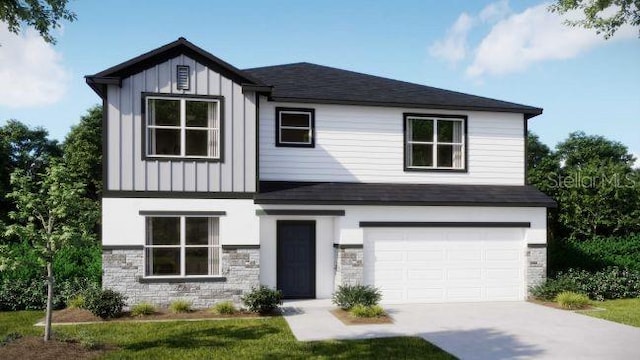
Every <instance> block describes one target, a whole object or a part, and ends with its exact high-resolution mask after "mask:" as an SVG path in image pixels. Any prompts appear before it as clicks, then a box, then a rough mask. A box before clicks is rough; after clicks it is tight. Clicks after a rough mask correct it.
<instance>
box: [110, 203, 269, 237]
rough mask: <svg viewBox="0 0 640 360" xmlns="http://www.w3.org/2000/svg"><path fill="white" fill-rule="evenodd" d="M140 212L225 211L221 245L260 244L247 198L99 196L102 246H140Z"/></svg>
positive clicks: (221, 220)
mask: <svg viewBox="0 0 640 360" xmlns="http://www.w3.org/2000/svg"><path fill="white" fill-rule="evenodd" d="M140 211H225V212H226V215H223V216H220V230H219V231H220V233H219V234H220V244H221V245H259V244H260V240H259V237H258V236H259V231H258V226H259V225H260V224H259V219H258V217H257V216H256V213H255V205H254V204H253V200H250V199H145V198H104V199H102V245H103V246H143V245H144V242H145V222H144V216H142V215H140V214H139V212H140Z"/></svg>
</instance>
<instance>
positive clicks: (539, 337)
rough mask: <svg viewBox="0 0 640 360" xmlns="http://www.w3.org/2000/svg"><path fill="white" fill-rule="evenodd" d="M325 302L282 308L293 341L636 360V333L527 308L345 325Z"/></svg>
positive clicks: (397, 310) (463, 308)
mask: <svg viewBox="0 0 640 360" xmlns="http://www.w3.org/2000/svg"><path fill="white" fill-rule="evenodd" d="M332 308H333V307H332V306H331V304H330V302H329V301H328V300H310V301H295V302H287V303H285V319H286V320H287V322H288V323H289V326H290V327H291V330H292V331H293V333H294V335H295V336H296V338H298V340H301V341H311V340H326V339H357V338H372V337H388V336H420V337H422V338H424V339H425V340H427V341H429V342H431V343H433V344H435V345H437V346H439V347H440V348H442V349H444V350H446V351H447V352H449V353H451V354H453V355H455V356H457V357H459V358H460V359H640V328H635V327H631V326H626V325H622V324H617V323H614V322H610V321H606V320H600V319H596V318H592V317H589V316H585V315H580V314H576V313H573V312H569V311H563V310H556V309H552V308H549V307H545V306H541V305H536V304H532V303H527V302H504V303H465V304H410V305H387V306H385V308H386V309H387V311H388V312H389V313H390V315H391V316H392V317H393V318H394V324H391V325H355V326H354V325H352V326H346V325H343V324H342V323H341V322H340V321H339V320H337V319H336V318H335V317H334V316H333V315H331V314H330V313H329V310H330V309H332Z"/></svg>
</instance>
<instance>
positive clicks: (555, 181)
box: [547, 171, 638, 189]
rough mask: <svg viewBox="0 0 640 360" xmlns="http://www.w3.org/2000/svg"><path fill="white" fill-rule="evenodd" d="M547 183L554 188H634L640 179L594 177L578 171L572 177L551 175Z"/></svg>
mask: <svg viewBox="0 0 640 360" xmlns="http://www.w3.org/2000/svg"><path fill="white" fill-rule="evenodd" d="M547 181H549V184H550V185H551V187H553V188H566V189H570V188H600V187H614V188H633V187H635V186H636V184H637V182H638V177H637V176H634V174H632V173H628V174H611V175H607V174H602V175H596V176H593V175H585V174H583V173H582V172H580V171H578V172H575V173H572V174H570V175H562V174H556V173H550V174H549V175H548V176H547Z"/></svg>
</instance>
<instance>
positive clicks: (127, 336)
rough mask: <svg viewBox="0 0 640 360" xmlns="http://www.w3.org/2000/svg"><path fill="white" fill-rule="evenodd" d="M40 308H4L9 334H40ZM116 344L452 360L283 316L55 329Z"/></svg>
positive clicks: (182, 351) (211, 354)
mask: <svg viewBox="0 0 640 360" xmlns="http://www.w3.org/2000/svg"><path fill="white" fill-rule="evenodd" d="M41 317H42V313H41V312H15V313H0V324H2V326H3V327H0V330H2V331H4V332H5V333H10V332H16V331H17V332H23V331H24V332H26V334H31V335H38V334H41V331H42V330H41V329H34V328H33V327H31V324H33V323H34V322H35V321H36V320H38V319H40V318H41ZM55 333H57V334H60V336H61V337H65V338H75V339H79V340H82V339H89V340H90V341H92V342H96V343H101V344H108V345H112V346H115V347H117V349H116V350H113V351H110V352H108V353H106V354H105V355H104V357H103V358H105V359H154V358H157V359H211V358H215V359H239V358H240V359H263V358H273V359H278V358H287V359H291V358H293V359H308V358H312V359H333V358H337V359H378V358H383V359H384V358H403V359H454V357H453V356H451V355H449V354H448V353H446V352H444V351H442V350H441V349H439V348H437V347H436V346H434V345H432V344H430V343H428V342H426V341H424V340H423V339H421V338H416V337H396V338H383V339H367V340H344V341H316V342H299V341H297V340H296V339H295V338H294V337H293V334H292V333H291V330H290V329H289V326H288V325H287V323H286V321H285V320H284V319H283V318H282V317H270V318H263V319H249V320H237V319H232V320H218V321H191V322H187V321H175V322H161V323H135V324H132V323H127V324H122V323H105V324H93V325H75V326H57V327H54V334H55Z"/></svg>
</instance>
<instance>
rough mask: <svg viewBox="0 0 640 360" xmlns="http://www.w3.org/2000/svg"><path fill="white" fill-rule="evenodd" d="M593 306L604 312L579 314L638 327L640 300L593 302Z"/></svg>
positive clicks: (639, 322)
mask: <svg viewBox="0 0 640 360" xmlns="http://www.w3.org/2000/svg"><path fill="white" fill-rule="evenodd" d="M593 305H594V306H596V307H598V308H602V309H605V311H581V312H580V313H582V314H585V315H589V316H593V317H597V318H601V319H605V320H610V321H615V322H618V323H622V324H627V325H631V326H636V327H640V299H620V300H606V301H602V302H594V303H593Z"/></svg>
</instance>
